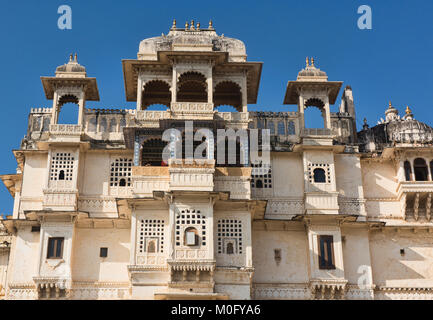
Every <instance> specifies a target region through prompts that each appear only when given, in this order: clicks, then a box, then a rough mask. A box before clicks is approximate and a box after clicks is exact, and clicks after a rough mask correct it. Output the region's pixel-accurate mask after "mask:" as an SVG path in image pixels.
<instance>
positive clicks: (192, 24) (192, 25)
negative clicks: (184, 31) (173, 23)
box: [190, 20, 195, 30]
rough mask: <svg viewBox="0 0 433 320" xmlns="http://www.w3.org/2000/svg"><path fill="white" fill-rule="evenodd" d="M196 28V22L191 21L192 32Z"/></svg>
mask: <svg viewBox="0 0 433 320" xmlns="http://www.w3.org/2000/svg"><path fill="white" fill-rule="evenodd" d="M194 29H195V28H194V20H191V27H190V30H194Z"/></svg>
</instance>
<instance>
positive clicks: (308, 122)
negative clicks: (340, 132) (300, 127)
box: [304, 98, 325, 129]
mask: <svg viewBox="0 0 433 320" xmlns="http://www.w3.org/2000/svg"><path fill="white" fill-rule="evenodd" d="M324 106H325V104H324V103H323V101H322V100H320V99H316V98H312V99H308V100H307V101H306V102H305V110H304V123H305V128H314V129H316V128H325V116H324Z"/></svg>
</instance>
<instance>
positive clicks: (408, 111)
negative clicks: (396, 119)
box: [406, 106, 412, 114]
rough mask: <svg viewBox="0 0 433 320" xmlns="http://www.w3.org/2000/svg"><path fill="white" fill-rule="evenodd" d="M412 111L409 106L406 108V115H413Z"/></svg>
mask: <svg viewBox="0 0 433 320" xmlns="http://www.w3.org/2000/svg"><path fill="white" fill-rule="evenodd" d="M411 113H412V110H410V108H409V106H406V114H411Z"/></svg>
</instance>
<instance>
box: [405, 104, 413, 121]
mask: <svg viewBox="0 0 433 320" xmlns="http://www.w3.org/2000/svg"><path fill="white" fill-rule="evenodd" d="M403 119H404V120H413V113H412V110H411V109H410V108H409V106H406V114H405V115H404V117H403Z"/></svg>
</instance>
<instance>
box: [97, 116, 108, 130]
mask: <svg viewBox="0 0 433 320" xmlns="http://www.w3.org/2000/svg"><path fill="white" fill-rule="evenodd" d="M107 129H108V124H107V118H105V117H102V118H100V120H99V132H106V131H107Z"/></svg>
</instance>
